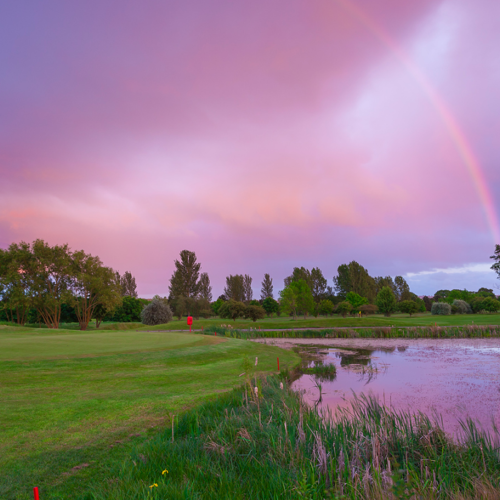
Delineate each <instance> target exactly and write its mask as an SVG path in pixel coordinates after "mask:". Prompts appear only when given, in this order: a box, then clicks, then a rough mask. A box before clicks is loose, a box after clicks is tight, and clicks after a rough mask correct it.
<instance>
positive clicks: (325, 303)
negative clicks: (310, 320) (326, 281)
mask: <svg viewBox="0 0 500 500" xmlns="http://www.w3.org/2000/svg"><path fill="white" fill-rule="evenodd" d="M333 308H334V305H333V302H332V301H331V300H328V299H323V300H322V301H321V302H320V303H319V304H318V312H319V313H320V314H322V315H324V316H328V315H329V314H332V313H333Z"/></svg>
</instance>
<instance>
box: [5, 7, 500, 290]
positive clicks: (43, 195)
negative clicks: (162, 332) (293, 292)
mask: <svg viewBox="0 0 500 500" xmlns="http://www.w3.org/2000/svg"><path fill="white" fill-rule="evenodd" d="M499 46H500V2H498V1H497V0H476V1H474V2H471V1H469V0H433V1H431V0H419V1H418V2H401V0H302V1H297V0H288V1H286V2H284V1H283V0H279V1H278V0H265V1H261V0H258V1H253V2H234V1H229V0H212V1H210V2H206V1H200V0H197V1H190V0H182V1H165V0H142V1H140V2H139V1H127V2H123V1H114V0H99V1H97V0H87V1H85V2H67V1H64V0H60V1H54V0H46V1H44V2H38V3H36V2H28V1H25V0H17V1H16V2H3V3H1V4H0V67H1V68H2V69H1V72H0V247H1V248H7V247H8V245H9V244H11V243H12V242H19V241H22V240H24V241H33V240H35V239H37V238H41V239H44V240H45V241H47V242H48V243H50V244H61V243H69V245H70V246H71V248H72V249H75V250H77V249H78V250H79V249H83V250H85V251H87V252H89V253H91V254H93V255H99V256H100V258H101V259H102V261H103V262H104V264H105V265H108V266H111V267H113V268H114V269H116V270H118V271H120V272H122V273H123V272H125V271H130V272H131V273H132V274H133V275H134V276H135V277H136V280H137V284H138V292H139V295H140V296H143V297H151V296H152V295H154V294H160V295H168V284H169V279H170V276H171V274H172V271H173V268H174V260H175V259H176V258H177V257H178V255H179V252H180V251H181V250H183V249H187V250H191V251H194V252H196V255H197V257H198V260H199V261H200V262H201V265H202V271H205V272H208V274H209V276H210V279H211V282H212V285H213V293H214V297H217V296H218V295H219V294H221V293H222V291H223V287H224V283H225V277H226V276H228V275H229V274H249V275H250V276H252V278H253V280H254V294H255V295H257V296H258V295H259V290H260V282H261V281H262V279H263V275H264V273H269V274H270V275H271V277H272V278H273V280H274V287H275V291H277V290H279V289H281V288H282V286H283V278H285V277H286V276H288V275H289V274H291V271H292V269H293V267H295V266H299V267H300V266H305V267H307V268H312V267H319V268H320V269H321V270H322V271H323V273H324V275H325V277H326V278H327V279H328V283H329V285H332V278H333V276H335V275H336V274H337V268H338V266H339V265H341V264H343V263H348V262H350V261H352V260H356V261H357V262H359V263H360V264H362V265H363V266H364V267H366V268H367V269H368V271H369V272H370V274H371V275H372V276H381V275H383V276H386V275H391V276H396V275H402V276H404V277H405V278H406V279H407V281H408V282H409V284H410V287H411V290H412V291H413V292H415V293H417V294H418V295H424V294H428V295H429V294H430V295H432V294H433V293H434V292H435V291H436V290H439V289H444V288H448V289H451V288H460V289H463V288H467V289H469V290H477V289H478V288H479V287H487V288H494V287H496V286H498V284H500V281H499V280H497V279H496V274H495V273H494V272H493V271H491V270H490V269H489V268H490V266H491V261H490V258H489V257H490V255H492V254H493V251H494V248H495V244H496V243H500V229H499V222H498V215H497V214H498V211H499V208H500V148H499V147H498V146H499V139H500V52H499V51H498V47H499ZM496 292H497V294H498V293H500V290H496Z"/></svg>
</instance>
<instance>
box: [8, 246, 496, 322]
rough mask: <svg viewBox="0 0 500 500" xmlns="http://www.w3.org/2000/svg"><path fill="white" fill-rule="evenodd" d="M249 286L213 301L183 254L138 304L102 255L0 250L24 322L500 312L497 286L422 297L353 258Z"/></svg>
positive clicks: (244, 283) (234, 283)
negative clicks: (162, 285)
mask: <svg viewBox="0 0 500 500" xmlns="http://www.w3.org/2000/svg"><path fill="white" fill-rule="evenodd" d="M491 258H492V259H494V261H495V263H494V264H493V266H492V269H493V270H494V271H495V272H496V273H497V274H498V276H499V277H500V245H496V249H495V254H494V255H493V256H492V257H491ZM252 281H253V280H252V277H251V276H249V275H248V274H236V275H229V276H227V277H226V284H225V287H224V293H223V294H222V295H221V296H219V297H218V298H217V300H215V301H214V300H213V297H212V286H211V284H210V278H209V276H208V274H207V273H206V272H201V264H200V263H199V262H198V260H197V257H196V254H195V253H194V252H191V251H188V250H183V251H181V252H180V256H179V259H176V260H175V261H174V271H173V274H172V276H171V278H170V284H169V295H168V297H163V298H162V297H159V296H155V297H154V298H153V300H147V299H140V298H138V295H137V285H136V281H135V278H134V277H133V276H132V274H131V273H130V272H128V271H127V272H125V273H124V274H123V275H120V273H118V272H116V271H114V270H113V269H111V268H110V267H106V266H104V265H103V263H102V262H101V260H100V259H99V257H97V256H92V255H90V254H87V253H85V252H84V251H83V250H80V251H72V250H71V249H70V248H69V247H68V245H55V246H52V247H51V246H49V245H48V244H47V243H46V242H44V241H43V240H36V241H34V242H33V243H31V244H29V243H25V242H21V243H19V244H16V243H13V244H12V245H10V246H9V248H8V249H7V250H1V249H0V298H1V302H0V304H1V308H0V320H7V321H13V322H17V323H19V324H21V325H22V324H25V323H44V324H45V325H47V326H48V327H49V328H58V327H59V324H60V323H61V322H63V323H67V322H77V323H78V324H79V325H80V328H81V329H82V330H85V329H86V328H87V326H88V324H89V322H90V320H91V319H95V320H96V326H99V323H100V322H102V321H103V320H110V321H118V322H128V321H144V322H146V323H147V324H155V323H151V322H154V321H157V320H158V319H168V318H170V319H171V318H172V316H176V317H177V318H178V319H181V318H182V317H183V316H186V315H188V314H190V315H193V316H194V317H195V318H199V317H205V318H208V317H210V316H213V315H216V316H219V317H221V318H227V319H232V320H236V319H237V318H240V317H243V318H247V319H252V320H253V321H256V320H258V319H261V318H263V317H264V316H265V315H267V316H272V315H273V314H274V315H277V316H279V315H281V314H283V313H284V314H287V315H290V316H292V317H293V318H296V317H297V316H298V315H303V316H304V317H307V316H309V315H314V316H318V315H320V314H321V315H325V316H328V315H331V314H334V313H336V314H340V315H342V316H346V315H347V314H373V313H375V312H380V313H383V314H385V315H387V316H389V315H391V314H392V313H394V312H396V311H401V312H404V313H408V314H410V315H412V314H414V313H416V312H419V311H420V312H424V311H426V310H427V311H431V312H433V313H434V314H451V313H475V312H481V311H492V312H493V311H498V310H500V302H499V301H498V300H497V299H496V296H495V294H494V293H493V290H492V289H487V288H481V289H480V290H479V291H478V292H469V291H467V290H439V291H438V292H436V293H435V294H434V296H433V297H427V296H426V297H423V299H421V298H419V297H418V296H417V295H415V294H414V293H412V292H411V291H410V287H409V285H408V283H407V282H406V280H405V279H404V278H403V277H402V276H396V277H395V278H394V279H393V278H392V277H391V276H385V277H383V276H379V277H372V276H370V274H369V273H368V271H367V269H365V268H364V267H363V266H362V265H360V264H359V263H357V262H356V261H352V262H350V263H349V264H342V265H340V266H339V267H338V269H337V275H336V276H334V277H333V286H329V285H328V281H327V279H326V278H325V276H324V275H323V273H322V271H321V270H320V269H319V268H317V267H314V268H312V269H311V270H309V269H306V268H304V267H295V268H294V269H293V271H292V273H291V275H290V276H287V277H286V278H285V280H284V288H283V289H282V290H281V291H280V292H279V294H278V295H277V297H276V298H275V296H274V285H273V279H272V278H271V276H270V275H269V274H265V275H264V278H263V280H262V283H261V293H260V299H254V298H253V288H252ZM168 320H169V319H168Z"/></svg>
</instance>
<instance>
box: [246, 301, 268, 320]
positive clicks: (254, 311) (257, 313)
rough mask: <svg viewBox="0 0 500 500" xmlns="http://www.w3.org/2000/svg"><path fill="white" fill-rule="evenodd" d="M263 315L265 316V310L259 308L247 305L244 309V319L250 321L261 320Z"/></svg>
mask: <svg viewBox="0 0 500 500" xmlns="http://www.w3.org/2000/svg"><path fill="white" fill-rule="evenodd" d="M265 315H266V311H265V309H264V308H263V307H260V306H255V305H249V306H247V307H246V309H245V318H246V319H251V320H252V321H257V320H258V319H263V318H264V316H265Z"/></svg>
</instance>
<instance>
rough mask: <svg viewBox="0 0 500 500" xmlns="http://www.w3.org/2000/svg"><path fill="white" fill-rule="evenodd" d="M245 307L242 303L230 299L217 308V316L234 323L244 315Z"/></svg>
mask: <svg viewBox="0 0 500 500" xmlns="http://www.w3.org/2000/svg"><path fill="white" fill-rule="evenodd" d="M245 310H246V306H245V304H243V302H238V301H236V300H233V299H230V300H228V301H226V302H224V304H222V305H221V306H220V308H219V316H220V317H221V318H224V319H232V320H233V321H236V320H237V319H238V318H241V317H242V316H243V315H244V314H245Z"/></svg>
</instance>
